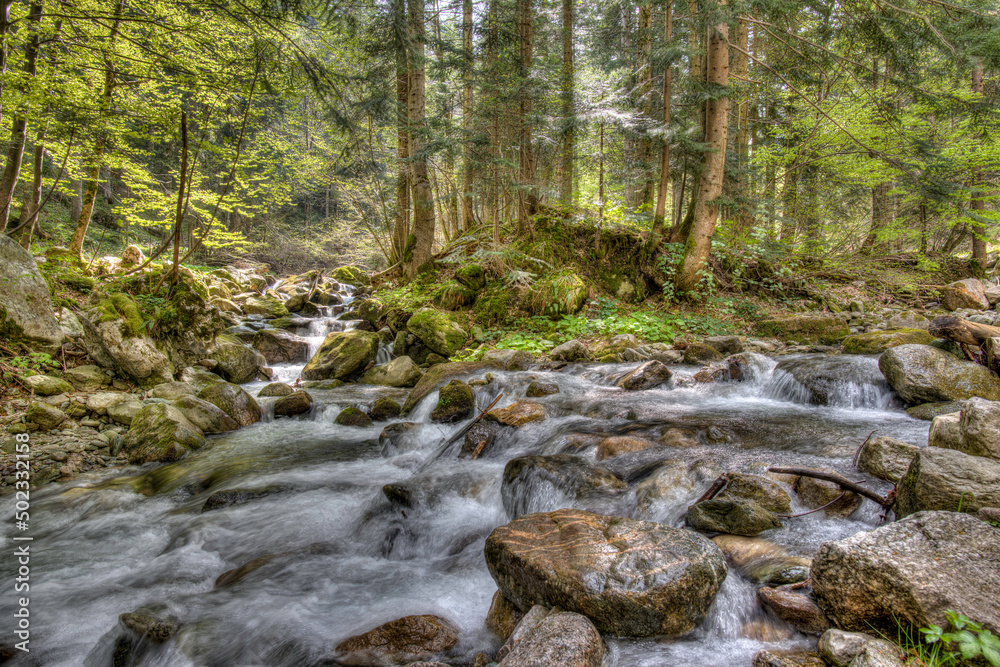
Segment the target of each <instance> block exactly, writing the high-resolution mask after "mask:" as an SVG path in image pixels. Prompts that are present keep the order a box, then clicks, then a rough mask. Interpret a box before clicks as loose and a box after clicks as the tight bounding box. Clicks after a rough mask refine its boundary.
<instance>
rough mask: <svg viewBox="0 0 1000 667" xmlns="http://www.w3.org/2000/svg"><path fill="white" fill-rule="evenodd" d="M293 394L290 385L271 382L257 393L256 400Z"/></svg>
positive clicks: (293, 391)
mask: <svg viewBox="0 0 1000 667" xmlns="http://www.w3.org/2000/svg"><path fill="white" fill-rule="evenodd" d="M293 393H295V389H293V388H292V386H291V385H288V384H285V383H284V382H272V383H271V384H269V385H265V386H264V387H263V388H262V389H261V390H260V391H258V392H257V398H266V397H275V396H277V397H280V396H289V395H291V394H293Z"/></svg>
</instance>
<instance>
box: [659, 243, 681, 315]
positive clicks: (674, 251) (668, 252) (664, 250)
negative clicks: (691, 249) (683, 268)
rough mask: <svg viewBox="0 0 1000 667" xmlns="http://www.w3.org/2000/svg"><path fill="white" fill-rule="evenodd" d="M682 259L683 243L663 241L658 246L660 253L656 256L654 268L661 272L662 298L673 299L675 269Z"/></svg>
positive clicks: (674, 295)
mask: <svg viewBox="0 0 1000 667" xmlns="http://www.w3.org/2000/svg"><path fill="white" fill-rule="evenodd" d="M682 259H684V244H683V243H664V244H663V245H661V246H660V254H659V255H657V257H656V268H657V269H659V270H660V273H662V274H663V298H664V299H666V300H667V301H673V300H674V298H675V297H676V296H677V295H676V293H675V292H674V279H675V278H676V277H677V269H678V267H680V264H681V260H682Z"/></svg>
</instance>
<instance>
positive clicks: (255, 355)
mask: <svg viewBox="0 0 1000 667" xmlns="http://www.w3.org/2000/svg"><path fill="white" fill-rule="evenodd" d="M258 333H259V332H258ZM212 358H213V359H215V361H217V362H218V366H216V367H215V372H217V373H218V374H219V375H221V376H222V378H223V379H224V380H226V381H228V382H232V383H233V384H243V383H245V382H253V381H254V380H256V379H257V370H258V369H259V368H261V367H262V366H266V365H267V360H266V359H265V358H264V355H262V354H261V353H260V352H258V351H257V350H254V349H253V348H250V347H247V346H246V345H244V344H243V343H239V342H228V341H221V342H219V343H217V344H216V347H215V352H214V353H213V354H212Z"/></svg>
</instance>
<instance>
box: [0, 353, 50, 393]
mask: <svg viewBox="0 0 1000 667" xmlns="http://www.w3.org/2000/svg"><path fill="white" fill-rule="evenodd" d="M57 368H59V363H58V362H57V361H56V360H55V359H53V358H52V357H51V356H50V355H49V354H46V353H45V352H31V353H29V354H26V355H21V356H15V357H4V358H0V387H10V386H11V385H13V384H15V383H17V384H20V382H21V378H23V377H26V376H27V375H33V374H34V373H47V372H49V371H52V370H55V369H57Z"/></svg>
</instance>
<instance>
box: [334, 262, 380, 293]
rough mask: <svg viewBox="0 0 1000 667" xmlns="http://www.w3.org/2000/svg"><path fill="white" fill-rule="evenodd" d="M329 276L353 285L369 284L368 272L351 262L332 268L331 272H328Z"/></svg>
mask: <svg viewBox="0 0 1000 667" xmlns="http://www.w3.org/2000/svg"><path fill="white" fill-rule="evenodd" d="M330 277H331V278H333V279H334V280H336V281H337V282H339V283H347V284H348V285H354V286H355V287H360V286H362V285H369V284H371V279H370V278H369V277H368V272H367V271H365V270H364V269H362V268H360V267H358V266H355V265H353V264H349V265H347V266H341V267H338V268H336V269H334V271H333V273H332V274H330Z"/></svg>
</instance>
